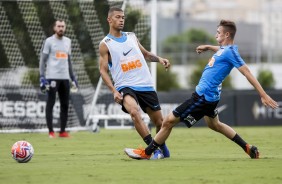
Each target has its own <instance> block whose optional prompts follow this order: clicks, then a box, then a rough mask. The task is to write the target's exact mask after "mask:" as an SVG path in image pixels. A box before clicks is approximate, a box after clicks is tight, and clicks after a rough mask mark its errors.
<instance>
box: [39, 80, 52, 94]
mask: <svg viewBox="0 0 282 184" xmlns="http://www.w3.org/2000/svg"><path fill="white" fill-rule="evenodd" d="M49 87H50V85H49V82H48V81H47V80H46V79H45V77H44V76H40V90H41V92H42V93H44V94H45V93H46V91H48V90H49Z"/></svg>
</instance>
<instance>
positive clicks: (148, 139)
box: [143, 134, 153, 145]
mask: <svg viewBox="0 0 282 184" xmlns="http://www.w3.org/2000/svg"><path fill="white" fill-rule="evenodd" d="M143 140H144V142H145V143H146V144H147V145H149V144H150V143H151V142H152V140H153V138H152V135H151V134H149V135H147V136H146V137H144V139H143Z"/></svg>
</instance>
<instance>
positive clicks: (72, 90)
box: [71, 78, 78, 93]
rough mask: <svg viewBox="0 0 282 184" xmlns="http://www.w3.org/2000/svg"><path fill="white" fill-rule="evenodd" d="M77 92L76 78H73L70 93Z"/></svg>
mask: <svg viewBox="0 0 282 184" xmlns="http://www.w3.org/2000/svg"><path fill="white" fill-rule="evenodd" d="M77 91H78V83H77V80H76V78H74V79H73V81H72V83H71V92H72V93H76V92H77Z"/></svg>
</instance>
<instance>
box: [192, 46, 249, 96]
mask: <svg viewBox="0 0 282 184" xmlns="http://www.w3.org/2000/svg"><path fill="white" fill-rule="evenodd" d="M244 64H245V62H244V60H243V59H242V58H241V56H240V54H239V52H238V47H237V45H228V46H221V47H220V48H219V50H218V51H217V52H216V53H215V54H214V55H213V57H212V58H211V59H210V60H209V63H208V64H207V66H206V67H205V69H204V71H203V73H202V77H201V79H200V81H199V84H198V85H197V86H196V92H197V93H198V94H199V95H200V96H202V95H204V96H205V99H206V100H207V101H209V102H215V101H218V100H219V99H220V93H221V84H222V82H223V80H224V79H225V78H226V77H227V76H228V75H229V73H230V71H231V70H232V69H233V67H236V68H239V67H240V66H242V65H244Z"/></svg>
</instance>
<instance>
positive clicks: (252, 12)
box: [148, 0, 282, 89]
mask: <svg viewBox="0 0 282 184" xmlns="http://www.w3.org/2000/svg"><path fill="white" fill-rule="evenodd" d="M148 9H149V7H148ZM281 9H282V1H279V0H248V1H245V0H212V1H209V0H189V1H185V0H159V1H158V7H157V9H156V11H157V14H158V25H157V26H158V54H160V55H166V56H167V57H168V58H169V59H170V60H172V61H173V63H174V64H176V65H182V66H179V67H177V66H176V67H174V68H173V70H174V71H175V72H177V75H178V79H179V82H180V83H181V86H182V87H183V88H190V87H189V85H188V86H187V75H189V73H191V70H190V69H191V68H193V66H191V65H193V64H195V61H196V58H199V57H198V56H197V55H196V54H195V47H196V46H197V45H198V44H203V43H194V44H190V43H187V44H185V43H184V44H183V43H182V46H181V47H180V46H179V43H176V42H175V43H174V44H172V43H170V47H171V48H181V49H178V51H177V52H176V51H175V50H173V53H170V52H169V49H166V48H164V47H167V46H164V45H165V44H164V42H165V40H166V39H167V38H168V37H170V36H173V35H177V34H181V33H183V32H185V31H187V30H190V29H199V30H204V31H205V32H207V33H208V34H209V35H211V36H213V37H214V35H215V33H216V27H217V25H218V23H219V21H220V20H221V19H229V20H233V21H235V22H236V24H237V34H236V37H235V44H237V45H238V46H239V51H240V54H241V56H242V57H243V59H244V60H245V61H246V62H247V63H248V64H249V66H250V68H251V70H252V71H253V73H254V74H255V75H258V74H259V71H260V70H268V71H270V72H271V73H272V74H273V77H274V80H275V88H277V89H282V80H281V79H280V77H279V76H281V75H282V66H281V63H282V62H281V59H282V52H281V49H282V45H281V44H280V42H281V40H282V35H281V34H280V33H281V31H282V11H281ZM209 56H211V53H210V54H209ZM195 57H196V58H195ZM206 57H208V56H206ZM183 65H186V66H187V67H183ZM231 78H232V83H233V87H234V88H235V89H251V88H252V86H251V85H249V84H248V82H247V81H246V80H244V79H243V77H242V76H240V74H239V73H237V72H236V71H234V70H233V72H232V73H231ZM239 81H240V82H239ZM188 83H189V82H188Z"/></svg>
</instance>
